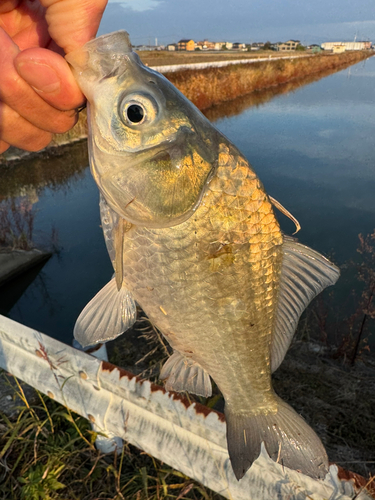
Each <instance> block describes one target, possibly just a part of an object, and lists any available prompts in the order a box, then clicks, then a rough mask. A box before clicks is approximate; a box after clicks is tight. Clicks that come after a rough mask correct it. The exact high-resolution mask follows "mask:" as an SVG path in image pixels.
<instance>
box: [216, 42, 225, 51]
mask: <svg viewBox="0 0 375 500" xmlns="http://www.w3.org/2000/svg"><path fill="white" fill-rule="evenodd" d="M223 47H225V42H215V47H214V49H215V50H222V48H223Z"/></svg>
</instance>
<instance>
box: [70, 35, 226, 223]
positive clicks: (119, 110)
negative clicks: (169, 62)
mask: <svg viewBox="0 0 375 500" xmlns="http://www.w3.org/2000/svg"><path fill="white" fill-rule="evenodd" d="M66 59H67V61H68V62H69V64H70V65H71V66H72V68H73V72H74V74H75V77H76V79H77V82H78V84H79V86H80V88H81V90H82V92H83V93H84V94H85V96H86V98H87V101H88V125H89V152H90V166H91V171H92V174H93V176H94V179H95V181H96V183H97V184H98V186H99V189H100V191H101V193H102V194H103V196H104V197H105V199H106V201H107V203H108V204H109V206H110V207H111V208H112V209H113V210H114V211H115V212H117V213H118V214H119V215H120V216H121V217H123V218H124V219H126V220H128V221H129V222H131V223H133V224H136V225H143V226H146V227H159V228H160V227H171V226H174V225H177V224H180V223H181V222H184V221H185V220H187V219H188V218H189V217H190V216H191V215H192V214H193V213H194V211H195V210H196V208H197V207H198V206H199V203H200V201H201V199H202V197H203V195H204V192H205V189H206V186H207V184H208V183H209V181H210V179H211V178H212V176H213V174H214V172H215V169H216V167H217V159H218V144H219V132H218V131H217V130H216V129H215V128H214V127H213V126H212V125H211V123H210V122H209V121H208V120H207V119H206V118H205V117H204V116H203V115H202V114H201V113H200V111H199V110H198V109H197V108H195V106H194V105H193V104H192V103H191V102H190V101H189V100H188V99H186V98H185V97H184V96H183V95H182V94H181V93H180V92H179V91H178V90H177V89H176V88H175V87H174V86H173V85H172V84H171V83H170V82H169V81H168V80H167V79H166V78H165V77H164V76H162V75H161V74H160V73H158V72H156V71H154V70H152V69H150V68H148V67H147V66H144V65H143V64H142V62H141V61H140V59H139V57H138V55H137V54H136V53H134V52H133V51H132V49H131V45H130V41H129V36H128V34H127V33H126V32H125V31H119V32H115V33H112V34H109V35H103V36H101V37H99V38H96V39H94V40H91V41H90V42H88V43H86V45H84V46H83V47H82V48H81V49H78V50H76V51H74V52H71V53H70V54H68V55H67V56H66Z"/></svg>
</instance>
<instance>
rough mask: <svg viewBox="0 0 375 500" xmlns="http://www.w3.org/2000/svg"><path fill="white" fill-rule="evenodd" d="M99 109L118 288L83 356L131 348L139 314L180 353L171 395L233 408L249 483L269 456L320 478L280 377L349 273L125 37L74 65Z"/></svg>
mask: <svg viewBox="0 0 375 500" xmlns="http://www.w3.org/2000/svg"><path fill="white" fill-rule="evenodd" d="M67 60H68V62H69V63H70V64H71V66H72V68H73V72H74V74H75V77H76V79H77V81H78V84H79V85H80V87H81V89H82V92H83V93H84V94H85V96H86V97H87V101H88V124H89V153H90V167H91V172H92V175H93V177H94V179H95V181H96V183H97V185H98V187H99V190H100V194H101V200H100V212H101V220H102V227H103V232H104V237H105V241H106V244H107V248H108V252H109V255H110V258H111V260H112V263H113V267H114V270H115V277H114V278H113V279H112V280H110V281H109V283H108V284H107V285H105V286H104V288H103V289H102V290H101V291H100V292H99V293H98V294H97V295H96V296H95V297H94V298H93V299H92V300H91V302H89V304H88V305H87V306H86V307H85V309H84V310H83V311H82V313H81V314H80V316H79V318H78V320H77V323H76V326H75V332H74V335H75V337H76V339H77V340H78V341H79V342H80V343H81V344H82V345H84V346H85V345H92V344H95V343H98V342H102V341H107V340H110V339H113V338H115V337H117V336H118V335H120V334H122V333H123V332H124V331H126V330H127V329H128V328H129V327H130V326H131V325H132V324H133V323H134V321H135V319H136V306H135V303H136V302H137V303H138V304H139V305H140V306H141V307H142V309H143V310H144V311H145V312H146V314H147V315H148V317H149V318H150V320H151V321H152V322H153V323H154V324H155V325H156V326H157V327H158V329H159V330H160V331H161V332H162V334H163V335H164V337H165V338H166V339H167V340H168V342H169V344H170V345H171V346H172V348H173V350H174V353H173V355H172V356H171V357H170V358H169V359H168V360H167V362H166V363H165V365H164V367H163V369H162V372H161V378H162V379H165V380H166V388H167V390H174V391H189V392H191V393H194V394H198V395H203V396H206V397H207V396H209V395H210V394H211V378H212V379H213V380H214V381H215V382H216V384H217V386H218V387H219V389H220V391H221V392H222V394H223V396H224V399H225V416H226V421H227V441H228V451H229V456H230V460H231V463H232V467H233V471H234V474H235V475H236V477H237V479H240V478H242V476H243V475H244V474H245V472H246V471H247V470H248V469H249V467H250V466H251V464H252V463H253V461H254V460H255V459H256V458H257V457H258V456H259V453H260V449H261V443H262V441H263V442H264V444H265V447H266V449H267V451H268V453H269V455H270V456H271V458H273V459H274V460H279V461H280V462H281V463H282V464H283V465H284V466H286V467H289V468H292V469H296V470H300V471H302V472H303V473H304V474H307V475H309V476H311V477H314V478H321V477H324V476H325V474H326V472H327V471H328V459H327V455H326V452H325V449H324V447H323V445H322V443H321V441H320V439H319V437H318V436H317V435H316V434H315V432H314V431H313V430H312V429H311V427H310V426H309V425H307V423H306V422H305V421H304V420H303V419H302V418H301V417H300V416H299V415H298V414H297V413H296V412H295V411H294V410H293V409H292V408H291V407H290V406H289V405H288V404H286V403H285V402H284V401H283V400H282V399H281V398H279V397H278V396H277V395H276V393H275V391H274V389H273V387H272V382H271V374H272V372H273V371H274V370H276V368H277V367H278V366H279V365H280V363H281V362H282V360H283V358H284V356H285V353H286V351H287V349H288V347H289V345H290V343H291V340H292V337H293V334H294V332H295V329H296V326H297V323H298V320H299V317H300V315H301V314H302V312H303V311H304V309H305V308H306V306H307V305H308V304H309V302H310V301H311V300H312V299H313V298H314V297H315V296H316V295H317V294H318V293H319V292H320V291H321V290H323V289H324V288H325V287H326V286H328V285H332V284H334V283H335V282H336V280H337V279H338V276H339V270H338V269H337V267H336V266H334V265H333V264H332V263H331V262H329V261H328V260H327V259H326V258H325V257H323V256H322V255H320V254H319V253H317V252H315V251H314V250H312V249H310V248H308V247H306V246H304V245H302V244H300V243H298V242H297V241H296V240H295V239H293V238H291V237H288V236H285V235H283V234H282V232H281V231H280V226H279V224H278V221H277V219H276V217H275V215H274V211H273V208H272V199H270V197H269V196H268V195H267V193H266V192H265V190H264V187H263V185H262V183H261V182H260V180H259V179H258V177H257V175H256V173H255V172H254V170H253V169H252V167H251V165H250V164H249V162H248V161H247V160H246V158H245V157H244V156H243V155H242V154H241V152H240V151H239V150H238V149H237V148H236V147H235V146H234V145H233V144H232V143H231V142H230V141H229V140H228V139H227V138H226V137H225V136H223V135H222V134H221V133H220V132H219V131H218V130H217V129H216V128H215V127H214V126H213V125H212V124H211V123H210V122H209V121H208V120H207V119H206V118H205V117H204V116H203V115H202V113H200V112H199V111H198V110H197V109H196V108H195V106H194V105H193V104H192V103H190V102H189V101H188V100H187V99H186V98H185V97H184V96H183V95H182V94H181V93H180V92H179V91H178V90H177V89H176V88H175V87H174V86H173V85H172V84H171V83H170V82H169V81H168V80H167V79H166V78H164V77H163V76H162V75H160V74H159V73H157V72H156V71H153V70H152V69H150V68H148V67H146V66H144V65H143V64H142V63H141V61H140V59H139V57H138V56H137V54H135V53H134V52H133V51H132V49H131V45H130V42H129V38H128V34H127V33H126V32H125V31H119V32H116V33H112V34H109V35H104V36H101V37H99V38H97V39H95V40H92V41H90V42H88V43H87V44H86V45H85V46H84V47H82V48H81V49H79V50H76V51H74V52H72V53H70V54H69V55H68V56H67Z"/></svg>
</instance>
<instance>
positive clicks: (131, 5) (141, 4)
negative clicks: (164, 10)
mask: <svg viewBox="0 0 375 500" xmlns="http://www.w3.org/2000/svg"><path fill="white" fill-rule="evenodd" d="M109 3H119V4H120V5H121V6H122V7H124V8H125V9H131V10H134V11H136V12H144V11H145V10H151V9H155V8H156V7H159V5H160V4H162V3H163V1H162V0H109Z"/></svg>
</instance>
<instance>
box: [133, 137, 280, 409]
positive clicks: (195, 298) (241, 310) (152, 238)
mask: <svg viewBox="0 0 375 500" xmlns="http://www.w3.org/2000/svg"><path fill="white" fill-rule="evenodd" d="M220 151H221V154H220V156H219V167H218V170H217V173H216V175H215V177H214V178H213V179H212V181H211V182H210V184H209V185H208V188H207V192H206V194H205V196H204V198H203V200H202V205H201V207H199V208H198V209H197V211H196V212H195V214H194V216H193V217H192V218H191V219H189V220H188V221H187V222H185V223H183V224H181V225H180V226H178V227H173V228H167V229H158V230H149V229H147V228H139V227H133V228H132V229H131V230H130V231H128V232H127V233H126V234H125V238H124V250H123V266H124V281H125V283H126V286H127V287H128V289H129V290H130V291H131V292H132V294H133V296H134V298H135V300H136V301H137V302H138V303H140V304H142V305H143V307H144V309H145V312H146V313H147V315H148V316H149V318H150V319H151V320H152V321H153V322H154V323H155V324H156V325H158V327H159V329H160V330H161V331H162V333H163V334H164V335H165V337H166V338H167V339H168V340H169V341H170V343H171V345H172V347H174V348H175V349H177V350H179V351H181V352H184V353H186V356H187V357H189V358H192V359H193V360H195V361H197V362H198V363H199V364H200V365H201V366H202V367H203V368H204V369H205V370H207V371H208V372H209V373H210V374H211V375H212V377H213V378H214V380H215V382H216V383H217V385H218V387H219V388H220V390H221V391H222V392H223V394H224V396H225V397H226V400H229V399H230V400H231V401H232V402H233V403H232V404H233V405H235V404H238V405H239V406H240V407H241V408H244V407H245V409H246V410H251V409H252V408H253V407H254V406H255V404H254V401H253V400H252V399H251V398H249V397H248V393H249V391H250V389H251V391H252V393H254V395H253V399H256V400H257V401H258V400H263V398H264V391H268V392H269V391H270V369H269V344H270V337H271V331H272V325H273V316H274V312H275V308H276V304H277V283H278V281H279V272H280V261H281V244H282V236H281V232H280V229H279V226H278V224H277V221H276V219H275V217H274V215H273V212H272V207H271V204H270V203H269V201H268V199H267V196H266V194H265V192H264V191H263V190H262V187H261V184H260V182H259V180H258V179H257V177H256V176H255V174H254V172H253V171H252V170H251V169H250V167H249V166H248V165H247V167H244V166H243V165H244V160H243V159H242V158H241V165H242V169H243V170H242V171H241V175H238V159H237V157H236V156H238V155H236V154H235V152H233V153H232V154H229V151H230V149H229V147H228V146H227V145H225V144H222V145H221V146H220ZM245 168H247V176H246V177H245V176H244V169H245ZM232 173H234V178H235V179H234V180H235V181H236V184H237V185H238V187H239V186H241V187H243V186H245V187H246V189H245V188H243V189H242V190H241V192H242V193H243V194H241V195H238V194H237V195H235V194H233V195H230V196H231V197H233V198H235V199H236V203H235V204H234V203H233V200H231V203H228V194H227V190H226V189H225V186H226V185H229V186H230V185H231V184H232V177H231V176H232ZM217 181H219V183H220V191H219V192H220V193H221V195H220V197H219V198H218V197H217V196H216V193H217V192H218V190H217V186H218V182H217ZM239 183H240V184H239ZM211 186H212V187H211ZM250 196H252V198H253V201H258V205H260V206H261V207H262V211H261V212H259V209H258V211H257V212H251V211H249V210H246V209H245V206H246V204H247V202H248V199H249V197H250ZM228 205H230V207H228ZM223 219H224V222H225V224H224V229H225V232H224V233H221V235H222V238H220V237H219V239H218V235H217V227H219V228H220V229H221V231H222V230H223ZM263 221H265V222H264V223H263ZM239 224H241V229H239V230H238V231H237V232H236V228H237V227H238V225H239ZM244 226H245V227H244ZM254 226H256V227H255V228H254ZM234 232H235V233H234ZM171 233H173V238H174V239H177V240H178V241H180V242H181V241H183V242H184V244H183V246H182V248H181V247H180V248H179V250H177V251H176V250H173V251H171V252H169V251H168V250H165V246H166V245H165V243H164V241H170V239H171ZM176 233H177V234H176ZM233 234H235V235H236V238H235V239H236V242H235V243H234V242H233V241H232V235H233ZM192 235H195V237H193V236H192ZM197 235H201V237H199V238H198V237H197ZM260 235H261V238H260V237H259V236H260ZM138 239H140V241H142V242H143V243H145V242H147V243H146V244H141V245H138V244H137V242H138ZM218 240H219V241H218ZM221 242H223V243H224V244H225V246H223V248H224V249H227V248H229V249H231V252H226V251H225V252H223V253H220V252H217V255H215V254H212V252H211V246H212V245H213V244H216V245H217V244H218V243H219V245H222V244H223V243H221ZM232 245H233V247H234V248H233V250H232ZM152 249H154V251H152ZM160 249H164V250H163V251H162V253H161V252H160ZM161 257H162V259H161ZM140 260H142V261H145V262H144V267H145V269H147V270H148V271H147V276H146V277H144V276H143V275H142V273H141V272H140V269H139V266H138V265H137V263H138V262H139V261H140ZM161 260H162V262H161ZM249 263H250V264H252V265H250V266H249ZM161 266H162V267H161ZM150 273H151V276H150ZM197 276H199V277H200V279H199V281H197V279H196V277H197ZM146 283H147V286H145V284H146ZM150 287H151V288H153V290H152V291H150V290H149V288H150ZM244 298H245V300H244ZM163 311H165V312H166V313H167V314H165V313H164V312H163ZM249 325H253V326H252V327H250V326H249ZM187 332H189V341H188V343H187V342H186V337H187ZM192 332H194V336H193V335H192ZM180 338H181V340H179V339H180ZM181 343H183V346H184V347H183V348H182V346H181ZM224 345H226V346H227V348H228V351H229V350H230V352H231V357H230V359H229V358H228V359H224V360H221V363H220V367H219V370H218V365H217V361H216V360H217V358H218V356H217V355H216V347H217V350H218V351H222V348H223V346H224ZM259 349H261V350H262V351H264V355H263V356H262V357H261V358H260V357H259ZM254 351H256V352H257V354H256V356H254V355H253V356H252V353H253V352H254ZM198 353H200V354H198ZM202 353H205V355H204V354H202ZM236 357H238V361H237V362H236V359H235V358H236ZM260 359H261V362H260V363H259V364H262V366H260V367H259V370H255V371H254V375H255V377H249V374H248V370H247V368H246V367H247V366H252V368H254V367H256V366H257V364H258V361H259V360H260ZM264 359H268V362H267V363H268V370H265V369H264V366H263V364H264ZM226 364H228V365H229V366H228V367H227V366H226ZM233 366H235V370H233V372H234V373H235V377H234V378H233V379H231V378H230V377H228V372H229V371H230V370H232V367H233ZM261 372H263V373H261ZM253 378H254V380H253ZM227 388H228V389H227ZM257 390H258V391H260V392H261V393H262V394H261V396H259V395H257V394H256V391H257ZM233 393H234V394H235V396H234V395H232V394H233ZM245 394H246V397H245ZM237 400H238V403H237Z"/></svg>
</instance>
